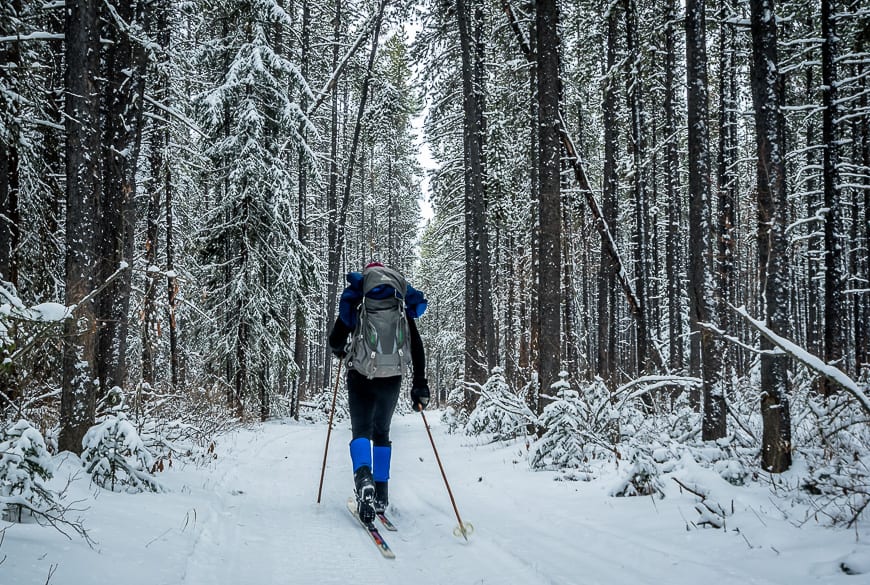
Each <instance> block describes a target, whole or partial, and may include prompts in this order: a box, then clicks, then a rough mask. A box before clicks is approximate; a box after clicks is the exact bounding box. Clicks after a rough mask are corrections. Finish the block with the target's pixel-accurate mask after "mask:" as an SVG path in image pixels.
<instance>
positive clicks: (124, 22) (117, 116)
mask: <svg viewBox="0 0 870 585" xmlns="http://www.w3.org/2000/svg"><path fill="white" fill-rule="evenodd" d="M101 6H102V7H103V10H104V13H103V15H102V16H103V21H104V22H105V23H106V25H105V28H104V32H103V34H104V36H105V38H108V39H109V40H110V41H111V42H110V43H108V44H107V45H106V50H105V63H106V68H105V88H104V94H105V105H104V111H105V118H104V120H103V145H102V148H103V150H102V156H103V190H102V197H103V201H102V215H101V221H102V229H101V230H100V238H99V239H98V240H97V245H98V250H97V278H98V280H99V281H101V282H102V281H104V280H105V279H106V278H108V277H109V275H111V274H112V273H113V272H115V271H116V270H117V269H118V267H119V266H120V264H121V263H122V262H126V263H127V264H128V265H130V266H132V264H133V244H134V231H135V228H136V208H135V195H136V167H137V161H138V158H139V145H140V143H141V140H142V99H143V92H144V89H145V64H146V56H145V50H144V48H143V47H142V46H141V44H140V41H134V40H133V39H132V38H131V37H132V36H133V35H135V33H136V30H137V28H138V26H139V24H140V23H141V20H142V11H143V10H144V8H143V5H142V4H141V3H140V2H126V1H119V0H111V1H110V2H109V3H108V4H101ZM131 287H132V272H131V271H130V270H127V271H125V272H124V275H123V276H122V277H121V278H118V279H116V280H115V281H113V282H112V283H111V284H110V285H109V286H108V287H107V288H106V290H105V291H103V293H102V294H100V296H99V297H98V299H99V300H98V303H97V305H98V309H97V310H98V319H99V346H98V347H99V349H98V356H97V359H98V361H97V376H98V378H99V381H100V385H99V388H98V393H99V394H100V395H103V394H104V393H105V392H107V391H108V390H109V389H111V388H112V387H113V386H123V385H124V383H125V382H126V377H127V361H126V360H127V355H126V354H127V332H128V330H129V319H128V314H129V310H130V291H131Z"/></svg>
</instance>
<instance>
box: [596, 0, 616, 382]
mask: <svg viewBox="0 0 870 585" xmlns="http://www.w3.org/2000/svg"><path fill="white" fill-rule="evenodd" d="M618 29H619V21H618V15H617V11H616V10H615V9H614V10H610V12H609V13H608V16H607V49H606V53H607V60H606V63H607V66H606V67H607V68H606V71H605V72H604V73H605V74H604V88H603V93H602V104H603V120H602V121H603V125H604V181H603V183H604V188H603V193H602V201H601V203H602V209H601V212H602V215H603V218H604V221H605V222H607V225H613V221H614V220H615V219H616V198H617V191H618V189H619V182H618V179H617V177H616V165H617V161H616V155H617V152H619V144H618V138H619V137H618V134H617V131H616V95H615V91H614V85H615V83H614V79H613V74H614V71H615V67H616V39H617V33H618ZM615 295H616V264H615V262H614V261H613V258H612V256H611V255H610V253H609V250H608V246H607V241H606V240H604V239H602V240H601V260H600V263H599V268H598V375H599V376H601V379H602V380H604V382H605V384H607V386H608V387H609V388H611V389H615V388H616V378H615V374H616V332H617V324H616V314H615V313H614V312H613V309H614V307H615V306H616V303H615Z"/></svg>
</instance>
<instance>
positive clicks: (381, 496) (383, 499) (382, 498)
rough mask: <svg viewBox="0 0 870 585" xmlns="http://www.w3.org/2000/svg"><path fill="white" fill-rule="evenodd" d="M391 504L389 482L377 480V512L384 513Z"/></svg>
mask: <svg viewBox="0 0 870 585" xmlns="http://www.w3.org/2000/svg"><path fill="white" fill-rule="evenodd" d="M389 505H390V498H389V497H388V496H387V482H385V481H376V482H375V501H374V507H375V513H376V514H383V513H384V512H385V511H386V510H387V506H389Z"/></svg>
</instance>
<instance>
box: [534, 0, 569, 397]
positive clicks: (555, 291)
mask: <svg viewBox="0 0 870 585" xmlns="http://www.w3.org/2000/svg"><path fill="white" fill-rule="evenodd" d="M536 6H537V15H536V30H537V45H538V51H537V58H538V59H537V61H538V67H537V72H538V88H537V89H538V116H539V118H538V148H539V152H540V155H539V158H538V181H539V187H538V222H539V225H540V238H541V241H540V246H539V249H540V256H539V262H540V272H539V281H538V313H539V315H540V319H541V341H540V359H539V366H538V368H539V370H538V372H539V379H540V384H541V386H540V387H541V391H542V392H547V391H548V390H549V388H550V385H551V384H553V383H555V382H556V381H558V379H559V371H560V370H561V367H562V355H561V339H562V324H561V318H560V317H561V316H560V313H559V307H560V306H561V304H562V302H563V298H562V287H561V274H562V221H561V218H562V213H561V177H560V175H561V173H560V171H561V166H560V154H561V146H560V137H559V129H560V128H559V119H560V115H559V97H560V93H561V92H560V80H559V40H560V37H559V29H558V22H559V12H558V7H557V3H556V0H538V1H537V2H536Z"/></svg>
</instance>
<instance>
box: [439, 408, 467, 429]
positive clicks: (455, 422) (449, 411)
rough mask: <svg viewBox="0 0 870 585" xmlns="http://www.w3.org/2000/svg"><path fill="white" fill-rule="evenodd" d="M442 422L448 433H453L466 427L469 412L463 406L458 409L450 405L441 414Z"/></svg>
mask: <svg viewBox="0 0 870 585" xmlns="http://www.w3.org/2000/svg"><path fill="white" fill-rule="evenodd" d="M441 422H442V423H443V424H444V428H445V429H446V430H447V433H448V434H450V435H452V434H454V433H455V432H456V431H458V430H459V429H464V428H465V425H466V424H467V423H468V413H466V412H465V410H463V409H461V408H460V409H458V410H457V409H456V408H454V407H453V406H448V407H447V408H445V409H444V413H443V414H442V415H441Z"/></svg>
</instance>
